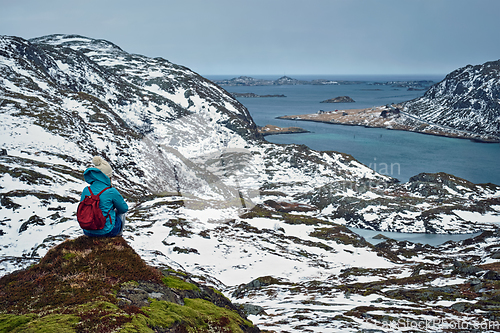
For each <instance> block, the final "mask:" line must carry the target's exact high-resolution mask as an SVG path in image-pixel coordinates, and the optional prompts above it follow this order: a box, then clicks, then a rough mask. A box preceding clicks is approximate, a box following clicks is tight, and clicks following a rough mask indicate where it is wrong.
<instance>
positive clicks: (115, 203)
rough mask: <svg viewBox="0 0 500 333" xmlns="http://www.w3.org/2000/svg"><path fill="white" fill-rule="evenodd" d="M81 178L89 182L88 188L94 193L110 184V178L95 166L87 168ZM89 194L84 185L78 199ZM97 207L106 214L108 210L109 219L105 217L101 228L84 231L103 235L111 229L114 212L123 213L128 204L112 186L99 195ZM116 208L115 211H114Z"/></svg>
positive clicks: (113, 222)
mask: <svg viewBox="0 0 500 333" xmlns="http://www.w3.org/2000/svg"><path fill="white" fill-rule="evenodd" d="M83 178H84V179H85V181H86V182H87V183H89V184H90V188H91V189H92V193H94V194H95V195H97V194H99V192H101V191H102V190H104V189H105V188H106V187H109V186H111V180H110V179H109V177H108V176H106V175H105V174H104V173H103V172H102V171H101V170H99V169H97V168H88V169H87V170H85V172H84V173H83ZM87 195H90V192H89V189H88V187H85V188H84V189H83V192H82V196H81V198H80V201H83V199H85V196H87ZM99 208H101V211H102V213H103V214H104V216H106V215H107V214H108V212H109V215H110V216H111V221H112V222H110V221H109V219H106V225H105V226H104V228H103V229H101V230H85V232H87V233H89V234H92V235H104V234H107V233H108V232H110V231H111V229H113V225H114V224H115V220H116V214H123V213H125V212H126V211H127V210H128V205H127V203H126V202H125V200H123V197H122V196H121V194H120V192H118V190H117V189H116V188H114V187H112V188H110V189H107V190H106V191H104V192H103V193H102V194H101V196H100V201H99ZM115 209H116V212H115Z"/></svg>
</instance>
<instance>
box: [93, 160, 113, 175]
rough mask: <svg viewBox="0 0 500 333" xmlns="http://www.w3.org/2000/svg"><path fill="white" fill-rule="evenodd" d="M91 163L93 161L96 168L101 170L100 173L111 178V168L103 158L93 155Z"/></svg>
mask: <svg viewBox="0 0 500 333" xmlns="http://www.w3.org/2000/svg"><path fill="white" fill-rule="evenodd" d="M92 163H94V165H95V167H96V168H97V169H99V170H101V171H102V173H104V174H105V175H106V176H108V177H109V178H110V179H111V176H113V169H111V166H110V165H109V163H108V162H106V161H105V160H103V159H102V158H101V157H100V156H94V158H92Z"/></svg>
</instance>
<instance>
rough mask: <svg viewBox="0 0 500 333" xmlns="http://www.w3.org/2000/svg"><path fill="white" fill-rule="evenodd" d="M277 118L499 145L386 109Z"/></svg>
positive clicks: (373, 108)
mask: <svg viewBox="0 0 500 333" xmlns="http://www.w3.org/2000/svg"><path fill="white" fill-rule="evenodd" d="M276 119H287V120H299V121H312V122H320V123H326V124H335V125H347V126H363V127H366V128H385V129H389V130H400V131H408V132H415V133H421V134H429V135H435V136H442V137H449V138H456V139H468V140H472V141H476V142H481V143H499V142H500V139H499V138H496V137H491V136H485V135H479V134H475V133H470V132H466V131H461V130H456V129H452V128H447V127H444V126H440V125H436V124H429V123H426V122H424V121H422V120H420V119H418V118H416V117H415V116H412V115H409V114H407V113H404V112H402V111H400V110H399V109H398V108H393V107H387V106H378V107H372V108H365V109H346V110H335V111H326V112H325V111H319V112H318V113H313V114H302V115H290V116H289V115H285V116H280V117H276ZM275 134H280V133H275Z"/></svg>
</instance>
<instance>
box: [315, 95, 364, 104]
mask: <svg viewBox="0 0 500 333" xmlns="http://www.w3.org/2000/svg"><path fill="white" fill-rule="evenodd" d="M354 102H355V101H354V100H353V99H352V98H351V97H349V96H339V97H335V98H330V99H327V100H324V101H321V102H320V103H354Z"/></svg>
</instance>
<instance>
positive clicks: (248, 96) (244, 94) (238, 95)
mask: <svg viewBox="0 0 500 333" xmlns="http://www.w3.org/2000/svg"><path fill="white" fill-rule="evenodd" d="M231 95H233V97H247V98H262V97H286V96H285V95H283V94H281V95H257V94H254V93H236V92H233V93H231Z"/></svg>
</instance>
